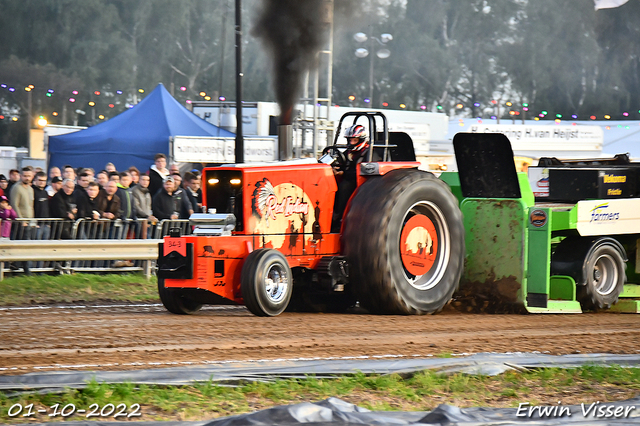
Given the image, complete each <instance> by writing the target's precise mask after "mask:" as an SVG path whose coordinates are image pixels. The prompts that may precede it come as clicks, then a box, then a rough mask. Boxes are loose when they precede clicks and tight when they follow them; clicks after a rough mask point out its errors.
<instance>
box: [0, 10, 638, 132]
mask: <svg viewBox="0 0 640 426" xmlns="http://www.w3.org/2000/svg"><path fill="white" fill-rule="evenodd" d="M242 5H243V8H244V10H243V16H244V18H243V19H244V24H245V28H243V38H244V43H243V62H244V64H243V65H244V74H245V77H244V80H243V85H244V98H245V100H248V101H274V100H275V99H276V96H275V93H274V92H275V91H274V89H273V87H274V82H273V77H272V76H273V75H274V73H273V72H272V71H271V61H270V57H269V52H270V51H271V50H270V49H266V48H265V45H264V44H263V43H262V40H261V39H259V38H257V33H258V32H257V31H255V30H254V28H253V27H254V24H255V22H258V20H259V16H260V13H261V8H262V7H263V6H264V4H263V0H243V2H242ZM234 7H235V1H233V0H180V1H174V0H135V1H132V0H0V10H1V11H2V13H1V14H0V83H1V84H3V87H2V88H0V109H1V111H0V114H1V115H2V116H3V117H4V118H2V119H0V144H3V145H16V144H17V145H24V143H25V142H26V133H27V128H28V127H29V124H28V123H27V120H26V118H27V111H28V110H29V106H31V112H32V117H36V118H37V116H39V115H44V116H45V117H46V118H47V119H48V120H49V122H51V123H54V124H74V123H76V122H77V123H78V124H80V125H91V124H95V123H97V122H100V121H101V120H103V119H108V118H110V117H112V116H114V115H116V114H118V113H120V112H122V111H123V110H124V109H125V108H126V107H127V105H128V104H135V103H136V102H137V101H139V100H140V99H141V98H142V97H144V96H145V94H146V93H148V92H149V91H150V90H152V89H153V88H154V87H155V86H156V85H157V84H158V83H160V82H161V83H163V84H164V85H165V86H166V87H167V89H168V90H170V91H171V92H172V93H173V95H174V96H175V97H176V98H177V99H178V100H179V101H181V102H185V101H186V100H187V99H193V100H201V99H202V96H201V95H200V93H201V92H204V93H205V94H206V96H210V97H211V98H212V99H217V97H218V96H225V97H226V98H227V99H228V100H233V98H234V95H235V80H234V79H235V72H234V66H235V61H234V55H235V47H234V42H235V30H234V13H235V10H234ZM334 18H335V29H334V58H333V60H334V66H333V88H332V89H333V90H332V93H333V101H334V103H337V104H340V105H349V104H353V105H356V106H364V105H365V104H364V103H363V99H364V98H366V97H367V96H368V94H369V90H370V82H369V69H370V65H371V54H370V55H369V56H367V57H365V58H357V57H356V56H355V55H354V52H355V50H356V49H358V48H360V47H366V48H367V49H369V50H371V49H373V50H378V49H379V48H381V47H382V46H381V45H380V43H379V42H377V41H375V40H373V41H372V39H371V38H369V41H367V42H365V43H358V42H356V41H355V40H354V37H353V36H354V34H355V33H357V32H364V33H366V34H367V35H369V36H371V35H373V36H376V37H377V38H380V35H381V34H383V33H389V34H392V35H393V40H392V41H390V42H388V43H387V46H385V47H386V48H388V49H389V51H390V52H391V55H390V56H389V58H386V59H379V58H377V57H374V84H373V89H374V91H373V93H374V96H373V99H374V105H373V106H374V107H375V108H379V107H381V106H382V102H386V103H388V108H399V105H400V104H405V105H406V108H407V109H410V110H418V109H425V110H427V111H439V110H441V111H443V112H445V113H448V114H450V115H459V116H467V117H470V116H480V117H489V116H491V115H495V114H500V115H501V116H505V117H509V113H510V111H511V110H514V111H517V112H518V113H525V114H527V118H530V117H532V116H538V114H540V113H541V112H542V111H547V112H548V114H547V116H546V117H545V119H552V118H556V114H560V115H562V117H563V118H570V117H571V116H572V115H577V116H578V118H580V119H588V118H589V117H590V116H592V115H593V116H596V117H597V118H599V119H601V118H602V117H603V116H604V115H605V114H609V115H610V116H611V118H612V119H616V118H617V119H623V118H629V119H639V118H640V113H639V110H640V96H639V95H640V74H639V69H638V68H639V58H640V42H639V41H638V40H640V37H638V36H639V33H640V1H637V0H631V1H629V2H628V3H627V4H625V5H624V6H621V7H619V8H616V9H606V10H599V11H595V10H594V7H593V0H563V1H561V2H559V1H556V0H536V1H532V0H466V1H458V0H453V1H445V0H335V12H334ZM4 85H6V86H4ZM28 85H33V86H34V88H33V90H31V91H30V92H27V91H25V90H24V88H25V87H27V86H28ZM10 88H14V89H15V91H13V92H12V91H9V89H10ZM182 88H184V90H182ZM49 89H52V90H53V91H54V92H53V93H49V94H48V95H47V91H48V90H49ZM140 90H144V91H145V92H141V91H140ZM73 91H77V94H74V93H73ZM96 92H98V93H99V94H97V93H96ZM120 92H121V93H120ZM351 95H353V96H355V101H350V100H349V96H351ZM70 98H73V99H75V102H70V101H69V99H70ZM492 100H493V101H495V103H492ZM507 101H510V102H512V103H513V105H512V106H511V107H509V106H507V105H506V102H507ZM89 102H95V105H94V106H93V107H92V106H89ZM523 103H525V104H528V108H529V111H528V112H524V111H523V107H522V104H523ZM76 110H80V111H82V112H83V113H84V114H78V113H77V112H76ZM54 111H55V112H57V114H58V115H57V116H53V115H52V113H53V112H54ZM101 116H103V117H104V118H101ZM15 119H17V121H13V120H15Z"/></svg>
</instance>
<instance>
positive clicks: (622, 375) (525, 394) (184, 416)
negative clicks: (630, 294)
mask: <svg viewBox="0 0 640 426" xmlns="http://www.w3.org/2000/svg"><path fill="white" fill-rule="evenodd" d="M639 394H640V369H638V368H622V367H617V366H614V367H599V366H585V367H580V368H576V369H559V368H549V369H540V370H535V371H529V372H518V371H510V372H506V373H504V374H501V375H498V376H481V375H477V376H472V375H466V374H454V375H443V374H439V373H437V372H432V371H424V372H419V373H417V374H415V375H413V376H411V377H409V378H403V377H401V376H399V375H396V374H394V375H384V376H381V375H365V374H355V375H351V376H342V377H339V378H336V379H316V378H314V377H307V378H305V379H292V380H278V381H274V382H268V383H248V384H243V385H240V386H237V387H226V386H220V385H218V384H216V383H213V382H211V381H209V382H204V383H201V384H197V385H193V386H147V385H134V384H131V383H124V384H114V385H107V384H98V383H95V382H93V383H90V384H89V386H88V387H87V388H85V389H80V390H78V389H68V390H66V391H65V392H64V393H58V394H46V395H39V394H28V395H27V394H25V395H21V396H16V397H7V396H6V395H7V394H0V423H5V422H6V423H11V424H18V423H28V422H31V423H33V422H34V421H37V422H46V421H61V420H85V419H86V416H87V413H88V412H89V410H90V409H91V408H90V407H91V406H92V404H94V405H93V408H94V410H95V409H96V407H97V413H99V412H100V411H102V412H104V413H108V412H109V411H111V408H112V406H109V404H113V408H114V414H115V413H116V412H117V410H118V406H120V410H121V411H122V412H123V413H125V414H127V413H132V412H133V411H134V409H135V407H134V404H139V405H140V409H139V413H140V414H141V415H140V416H139V417H131V418H128V420H141V421H151V420H154V421H155V420H177V421H188V420H208V419H213V418H217V417H222V416H229V415H235V414H241V413H247V412H252V411H256V410H262V409H266V408H270V407H274V406H278V405H289V404H296V403H299V402H304V401H310V402H314V401H319V400H323V399H326V398H328V397H331V396H334V397H338V398H340V399H342V400H344V401H347V402H350V403H352V404H356V405H358V406H361V407H365V408H368V409H371V410H376V411H429V410H432V409H434V408H435V407H437V406H438V405H440V404H452V405H456V406H458V407H461V408H464V407H518V404H519V403H522V402H529V403H530V404H531V405H557V404H558V403H559V402H560V403H561V404H562V405H574V404H575V405H579V404H581V403H585V404H591V403H593V402H596V401H600V402H603V403H604V402H611V401H621V400H625V399H628V398H632V397H636V396H638V395H639ZM16 404H19V405H16ZM30 404H32V405H30ZM55 404H58V405H57V411H58V412H62V411H63V410H64V409H65V407H66V413H69V412H71V410H72V407H71V405H69V404H73V406H74V407H75V409H76V410H78V409H86V410H87V413H83V414H74V415H71V416H68V417H63V416H62V415H61V414H59V415H57V416H55V417H50V416H48V414H52V413H53V412H54V408H52V407H53V406H55ZM120 404H124V405H120ZM20 407H22V411H21V412H19V414H17V415H16V414H15V413H17V412H18V410H19V408H20ZM125 407H126V409H124V410H123V408H125ZM10 410H12V413H13V414H14V415H13V416H9V411H10ZM28 410H31V411H32V412H33V415H31V416H28V417H27V416H23V414H25V413H26V412H27V411H28ZM38 410H46V413H38ZM93 419H94V420H102V421H108V420H114V418H113V414H111V415H109V416H97V417H94V418H93ZM117 419H121V420H124V419H127V418H124V417H121V418H117Z"/></svg>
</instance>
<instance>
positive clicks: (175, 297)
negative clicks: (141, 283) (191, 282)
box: [158, 278, 202, 315]
mask: <svg viewBox="0 0 640 426" xmlns="http://www.w3.org/2000/svg"><path fill="white" fill-rule="evenodd" d="M158 295H159V296H160V301H162V304H163V305H164V307H165V308H166V309H167V311H169V312H171V313H172V314H178V315H191V314H195V313H196V312H198V311H199V310H200V308H202V304H201V303H198V302H196V301H195V300H193V299H191V298H189V296H188V295H186V294H185V293H184V292H183V291H181V290H178V289H172V288H166V287H165V286H164V278H158Z"/></svg>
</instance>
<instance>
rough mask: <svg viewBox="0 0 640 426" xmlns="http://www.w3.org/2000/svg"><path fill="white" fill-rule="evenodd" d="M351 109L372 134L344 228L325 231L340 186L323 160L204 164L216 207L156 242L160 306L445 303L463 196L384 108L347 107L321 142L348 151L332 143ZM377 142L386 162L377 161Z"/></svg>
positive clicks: (340, 153)
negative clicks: (424, 163) (421, 157)
mask: <svg viewBox="0 0 640 426" xmlns="http://www.w3.org/2000/svg"><path fill="white" fill-rule="evenodd" d="M351 119H352V120H353V124H356V123H358V124H364V125H365V126H366V127H368V131H369V133H368V134H369V135H371V137H372V138H371V139H372V141H373V142H372V143H371V148H370V149H369V156H368V158H367V159H366V160H365V161H364V162H362V163H361V164H360V165H359V170H358V176H357V189H356V190H355V192H354V193H353V195H352V196H351V198H350V200H349V203H348V205H347V208H346V210H345V213H344V215H343V217H342V221H341V226H340V232H331V228H332V223H331V222H332V215H333V210H334V203H335V196H336V191H337V188H338V185H337V182H336V177H334V174H333V172H332V167H331V165H329V164H326V163H325V162H318V161H317V160H316V159H315V158H313V159H308V160H293V161H282V162H278V163H273V164H235V165H230V166H221V167H213V168H205V169H204V171H203V178H202V183H203V204H205V205H206V206H207V209H209V210H208V211H210V212H211V213H202V214H200V213H198V214H194V215H193V216H192V217H191V218H190V222H191V225H192V226H193V227H194V231H193V235H179V233H175V232H174V233H173V234H171V235H169V236H167V237H165V238H164V241H163V243H161V244H160V248H159V259H158V290H159V294H160V298H161V300H162V303H163V304H164V306H165V307H166V308H167V310H169V311H170V312H173V313H176V314H191V313H195V312H197V311H198V310H199V309H200V308H201V306H202V305H203V304H229V303H232V304H244V305H246V306H247V308H248V309H249V310H250V311H251V312H252V313H254V314H255V315H259V316H275V315H278V314H280V313H282V312H283V311H284V310H285V309H287V308H289V309H292V310H314V311H317V310H323V311H341V310H345V309H346V308H348V307H349V306H352V305H354V304H355V302H356V301H359V303H360V305H361V306H362V307H364V308H365V309H368V310H369V311H370V312H372V313H384V314H425V313H434V312H438V311H439V310H441V309H442V308H443V306H444V305H445V304H446V303H447V302H448V301H449V300H450V299H451V296H452V295H453V293H454V291H455V290H456V289H457V286H458V282H459V280H460V276H461V273H462V268H463V262H464V229H463V225H462V216H461V213H460V210H459V207H458V201H457V199H456V198H455V197H454V196H453V195H452V193H451V191H450V189H449V187H448V186H447V184H445V183H444V182H442V181H440V180H439V179H437V178H436V177H435V176H434V175H433V174H431V173H428V172H424V171H421V170H418V166H419V163H418V162H416V161H415V153H414V150H413V142H412V141H411V138H410V137H409V136H408V135H407V134H405V133H390V132H388V126H387V121H386V118H385V116H384V115H383V114H381V113H379V112H355V113H348V114H345V116H343V117H342V118H341V119H340V123H339V125H338V132H337V133H336V137H335V141H334V145H333V146H329V147H327V148H326V149H325V153H327V154H328V155H329V156H331V157H333V158H335V159H337V161H343V160H344V158H343V157H344V150H345V148H346V145H342V144H338V143H337V142H338V140H339V137H340V135H339V133H340V131H341V129H342V128H343V122H344V121H351ZM363 122H364V123H363ZM346 124H349V123H346ZM349 125H350V124H349ZM374 153H375V154H376V155H375V157H379V158H382V161H377V162H374V161H372V160H373V158H374ZM341 157H342V160H341ZM325 158H326V157H325ZM211 209H215V212H214V210H211Z"/></svg>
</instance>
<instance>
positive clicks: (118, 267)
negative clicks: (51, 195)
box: [0, 218, 191, 273]
mask: <svg viewBox="0 0 640 426" xmlns="http://www.w3.org/2000/svg"><path fill="white" fill-rule="evenodd" d="M3 222H4V223H3ZM7 222H10V223H7ZM5 227H7V228H9V229H7V228H5ZM172 228H180V230H181V232H182V234H183V235H189V234H191V226H190V225H189V220H188V219H176V220H169V219H168V220H162V221H160V222H157V223H151V222H149V221H148V220H147V219H135V220H121V219H116V220H110V219H98V220H91V219H78V220H76V221H71V220H64V219H53V218H51V219H49V218H47V219H16V220H13V221H0V231H2V235H5V234H7V233H6V232H5V231H7V230H9V231H10V232H9V235H10V237H9V238H4V240H7V239H10V240H13V241H51V240H91V241H92V242H95V241H100V240H121V244H123V245H126V244H127V241H133V240H151V239H155V240H160V239H162V237H164V236H165V235H168V234H169V230H171V229H172ZM14 246H15V244H14ZM36 246H37V245H36ZM36 246H34V248H35V247H36ZM97 251H98V250H97ZM97 251H96V252H97ZM123 252H124V250H123ZM123 257H124V258H122V259H112V260H105V258H104V255H100V256H98V255H97V254H96V259H90V256H89V257H87V256H86V255H85V256H84V257H83V258H82V259H69V260H67V261H62V260H60V259H55V260H54V259H47V258H44V259H38V260H37V261H35V260H34V261H20V262H11V263H9V265H4V272H6V273H15V272H25V266H26V267H27V268H28V270H29V271H30V272H36V273H37V272H53V271H58V272H59V273H73V272H134V271H144V270H147V269H148V267H149V263H148V262H147V260H143V259H127V258H126V256H123ZM1 260H2V259H0V261H1ZM7 266H8V268H7ZM0 268H2V267H1V266H0ZM0 270H2V269H0Z"/></svg>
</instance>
